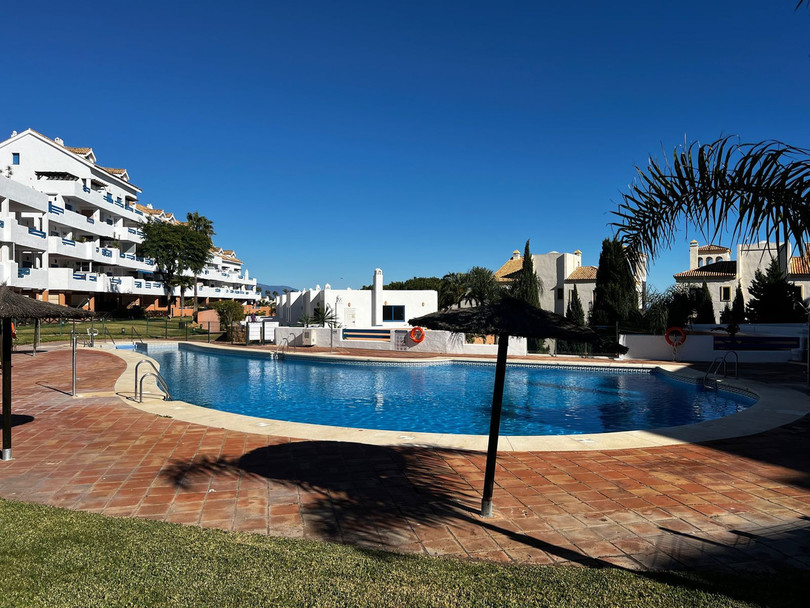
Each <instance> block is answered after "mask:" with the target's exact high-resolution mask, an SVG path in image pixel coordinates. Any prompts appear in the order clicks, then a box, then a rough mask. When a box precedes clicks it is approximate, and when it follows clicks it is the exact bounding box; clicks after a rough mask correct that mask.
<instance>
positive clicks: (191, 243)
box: [140, 219, 211, 304]
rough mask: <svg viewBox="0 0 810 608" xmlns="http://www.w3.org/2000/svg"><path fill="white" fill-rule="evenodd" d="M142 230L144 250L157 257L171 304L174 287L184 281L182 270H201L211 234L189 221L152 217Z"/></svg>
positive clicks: (209, 245) (206, 256) (160, 274)
mask: <svg viewBox="0 0 810 608" xmlns="http://www.w3.org/2000/svg"><path fill="white" fill-rule="evenodd" d="M141 230H143V233H144V236H143V243H141V245H140V250H141V253H142V254H143V255H144V256H146V257H150V258H153V259H154V260H155V267H156V271H157V273H158V276H160V278H161V279H162V280H163V283H164V285H165V287H166V291H167V292H168V295H169V303H170V304H171V299H172V295H171V294H172V290H173V289H174V288H175V287H178V286H180V285H181V284H184V281H185V280H184V279H183V278H182V273H183V272H184V271H186V270H191V271H192V272H194V273H195V274H196V273H198V272H200V271H202V269H203V267H204V266H205V263H206V262H207V261H208V256H209V254H210V251H211V237H210V236H209V235H207V234H205V233H203V232H197V231H196V230H192V229H191V228H190V227H189V226H188V225H187V224H173V223H169V222H160V221H156V220H151V219H150V220H149V221H148V222H146V223H145V224H144V225H143V226H142V228H141Z"/></svg>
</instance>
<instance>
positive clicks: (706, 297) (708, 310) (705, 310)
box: [695, 281, 715, 323]
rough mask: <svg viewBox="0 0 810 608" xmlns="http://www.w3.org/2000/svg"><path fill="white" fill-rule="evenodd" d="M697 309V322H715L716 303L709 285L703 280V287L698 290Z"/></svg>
mask: <svg viewBox="0 0 810 608" xmlns="http://www.w3.org/2000/svg"><path fill="white" fill-rule="evenodd" d="M695 310H696V311H697V316H696V317H695V322H696V323H714V322H715V319H714V304H712V294H711V292H710V291H709V286H708V285H707V284H706V282H705V281H704V282H703V289H701V290H700V291H699V292H698V295H697V302H695Z"/></svg>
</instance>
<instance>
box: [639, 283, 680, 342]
mask: <svg viewBox="0 0 810 608" xmlns="http://www.w3.org/2000/svg"><path fill="white" fill-rule="evenodd" d="M672 290H674V288H670V289H668V290H667V291H665V292H664V293H658V292H656V291H652V290H651V291H649V292H648V293H647V308H646V309H645V311H644V314H643V319H642V325H643V327H645V328H646V330H647V331H649V332H650V333H651V334H657V335H663V334H664V332H665V331H666V330H667V327H669V326H668V325H667V322H668V321H669V297H670V295H669V294H670V292H671V291H672Z"/></svg>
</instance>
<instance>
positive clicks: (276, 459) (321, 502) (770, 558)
mask: <svg viewBox="0 0 810 608" xmlns="http://www.w3.org/2000/svg"><path fill="white" fill-rule="evenodd" d="M13 362H14V370H13V374H14V377H13V384H14V386H13V396H14V408H13V409H14V422H15V427H14V429H13V435H14V457H15V459H14V460H13V461H10V462H0V496H2V497H4V498H10V499H16V500H24V501H32V502H40V503H45V504H50V505H55V506H61V507H66V508H70V509H78V510H85V511H92V512H96V513H103V514H105V515H112V516H117V517H145V518H149V519H156V520H162V521H169V522H176V523H181V524H189V525H202V526H208V527H213V528H221V529H224V530H240V531H246V532H252V533H259V534H272V535H279V536H289V537H306V538H314V539H327V540H331V541H338V542H345V543H352V544H356V545H358V546H363V547H375V548H382V549H388V550H394V551H404V552H420V553H427V554H432V555H450V556H457V557H468V558H476V559H486V560H493V561H515V562H526V563H536V564H575V563H576V564H591V565H593V564H602V565H615V566H618V567H623V568H651V569H661V568H706V567H709V568H725V569H735V570H745V569H751V568H757V569H768V568H780V567H796V568H810V450H808V449H807V447H808V445H810V442H808V440H809V439H810V420H808V419H804V420H801V421H799V422H797V423H794V424H791V425H789V426H786V427H782V428H780V429H776V430H774V431H770V432H767V433H763V434H760V435H756V436H753V437H748V438H739V439H734V440H726V441H720V442H714V443H710V444H705V445H683V446H673V447H661V448H649V449H637V450H606V451H594V452H558V453H546V452H534V453H529V452H505V453H501V454H500V456H499V468H498V471H497V475H496V490H495V497H494V500H495V506H496V516H495V517H494V518H492V519H487V520H484V519H481V518H480V517H478V515H477V509H478V507H479V501H480V488H481V485H482V483H481V480H482V478H483V467H484V460H485V457H484V455H483V454H482V453H477V452H467V451H463V450H446V449H433V448H424V447H412V446H407V447H380V446H371V445H361V444H354V443H340V442H334V441H301V440H297V439H294V438H288V437H265V436H260V435H251V434H246V433H240V432H235V431H229V430H223V429H216V428H207V427H202V426H198V425H194V424H190V423H186V422H180V421H177V420H174V419H171V418H163V417H158V416H153V415H150V414H146V413H142V412H140V411H138V410H136V409H134V408H132V407H130V406H129V405H127V404H126V403H125V402H123V401H121V400H120V399H118V398H117V397H115V396H113V395H112V387H113V385H114V382H115V380H116V379H117V378H118V376H119V375H120V374H121V373H122V372H123V371H124V363H123V362H122V361H121V360H119V359H118V358H117V357H115V356H113V355H111V354H109V353H104V352H100V351H88V350H82V351H81V352H80V354H79V377H80V379H79V382H78V384H79V390H80V392H83V393H96V396H92V397H87V398H79V399H74V398H72V397H70V396H69V395H68V394H67V393H68V391H69V388H70V354H69V352H67V351H65V350H60V349H52V350H50V351H48V352H44V353H40V354H38V355H37V356H36V357H31V356H28V355H25V354H22V353H17V354H15V355H14V360H13ZM105 392H107V393H109V396H98V393H101V394H102V395H103V393H105Z"/></svg>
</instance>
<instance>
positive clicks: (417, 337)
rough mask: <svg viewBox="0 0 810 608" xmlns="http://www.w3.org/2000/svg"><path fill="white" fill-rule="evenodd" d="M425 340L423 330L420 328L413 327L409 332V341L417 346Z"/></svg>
mask: <svg viewBox="0 0 810 608" xmlns="http://www.w3.org/2000/svg"><path fill="white" fill-rule="evenodd" d="M424 339H425V330H424V329H422V328H421V327H414V328H413V329H412V330H411V340H413V341H414V342H416V343H417V344H419V343H420V342H422V341H423V340H424Z"/></svg>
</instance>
